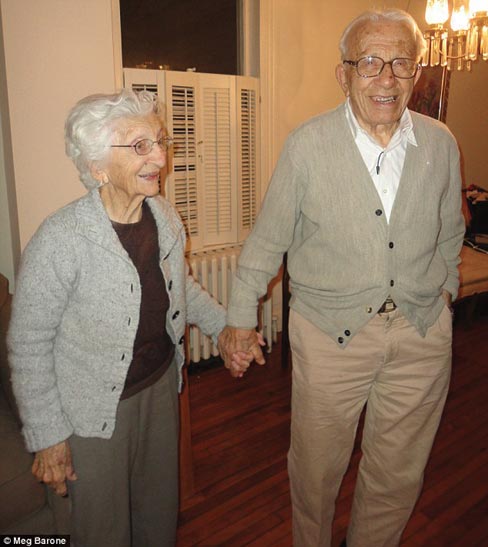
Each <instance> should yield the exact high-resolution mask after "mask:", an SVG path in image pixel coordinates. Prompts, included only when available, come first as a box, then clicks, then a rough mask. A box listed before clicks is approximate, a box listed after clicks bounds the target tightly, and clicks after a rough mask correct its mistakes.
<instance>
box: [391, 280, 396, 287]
mask: <svg viewBox="0 0 488 547" xmlns="http://www.w3.org/2000/svg"><path fill="white" fill-rule="evenodd" d="M394 284H395V282H394V281H393V279H392V280H391V281H390V287H393V285H394Z"/></svg>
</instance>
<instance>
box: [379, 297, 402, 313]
mask: <svg viewBox="0 0 488 547" xmlns="http://www.w3.org/2000/svg"><path fill="white" fill-rule="evenodd" d="M396 308H397V305H396V304H395V302H393V300H392V299H391V298H390V297H388V298H387V299H386V300H385V301H384V302H383V305H382V306H381V308H380V309H379V310H378V313H389V312H392V311H394V310H396Z"/></svg>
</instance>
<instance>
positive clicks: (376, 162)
mask: <svg viewBox="0 0 488 547" xmlns="http://www.w3.org/2000/svg"><path fill="white" fill-rule="evenodd" d="M346 117H347V121H348V122H349V126H350V128H351V131H352V134H353V137H354V140H355V142H356V145H357V147H358V149H359V152H360V153H361V156H362V158H363V161H364V163H365V164H366V167H367V169H368V171H369V174H370V175H371V178H372V179H373V182H374V185H375V188H376V191H377V192H378V195H379V196H380V199H381V203H382V204H383V209H384V211H385V216H386V220H387V221H389V220H390V215H391V210H392V208H393V203H394V201H395V196H396V194H397V191H398V185H399V184H400V177H401V174H402V170H403V163H404V161H405V154H406V152H407V144H408V143H410V144H413V145H414V146H417V141H416V140H415V135H414V133H413V123H412V116H411V115H410V112H409V111H408V109H405V112H404V113H403V115H402V117H401V118H400V125H399V126H398V128H397V130H396V131H395V133H394V135H393V137H392V138H391V140H390V142H389V143H388V146H387V147H386V148H383V147H382V146H381V145H380V144H378V143H377V142H376V141H375V140H374V139H373V138H372V137H371V136H370V135H369V134H368V133H367V132H366V131H365V130H364V129H363V128H362V127H361V126H360V125H359V123H358V121H357V119H356V116H355V115H354V113H353V111H352V108H351V104H350V100H349V99H347V101H346Z"/></svg>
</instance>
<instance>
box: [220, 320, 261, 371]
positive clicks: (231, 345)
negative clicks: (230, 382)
mask: <svg viewBox="0 0 488 547" xmlns="http://www.w3.org/2000/svg"><path fill="white" fill-rule="evenodd" d="M265 345H266V343H265V341H264V339H263V337H262V336H261V334H260V333H258V332H256V331H255V330H253V329H238V328H234V327H225V329H224V330H223V331H222V332H221V333H220V335H219V340H218V346H219V351H220V355H221V356H222V358H223V360H224V365H225V367H226V368H228V369H229V371H230V374H231V376H233V377H234V378H242V377H243V376H244V373H245V372H246V371H247V369H248V368H249V365H250V364H251V362H252V361H256V363H258V364H259V365H264V364H265V359H264V356H263V352H262V351H261V347H262V346H265Z"/></svg>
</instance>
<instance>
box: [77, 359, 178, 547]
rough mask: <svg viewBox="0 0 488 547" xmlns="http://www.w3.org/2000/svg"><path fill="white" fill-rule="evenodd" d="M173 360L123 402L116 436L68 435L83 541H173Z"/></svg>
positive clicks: (138, 546) (101, 545)
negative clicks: (147, 383)
mask: <svg viewBox="0 0 488 547" xmlns="http://www.w3.org/2000/svg"><path fill="white" fill-rule="evenodd" d="M177 389H178V387H177V373H176V365H175V363H174V362H173V363H172V364H171V366H170V368H169V369H168V370H167V371H166V372H165V374H164V376H163V377H162V378H160V379H159V380H158V381H157V382H156V383H155V384H154V385H152V386H150V387H148V388H146V389H144V390H143V391H141V392H139V393H137V394H136V395H133V396H132V397H130V398H129V399H124V400H122V401H120V403H119V407H118V409H117V417H116V423H115V431H114V434H113V435H112V438H111V439H99V438H82V437H78V436H75V435H73V436H71V437H70V439H69V443H70V447H71V451H72V457H73V463H74V468H75V471H76V474H77V476H78V480H76V481H73V482H69V485H68V486H69V496H70V499H71V504H72V535H71V538H72V542H73V544H74V545H75V546H76V547H157V546H161V547H163V546H164V547H170V546H172V545H175V543H176V525H177V518H178V392H177Z"/></svg>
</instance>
